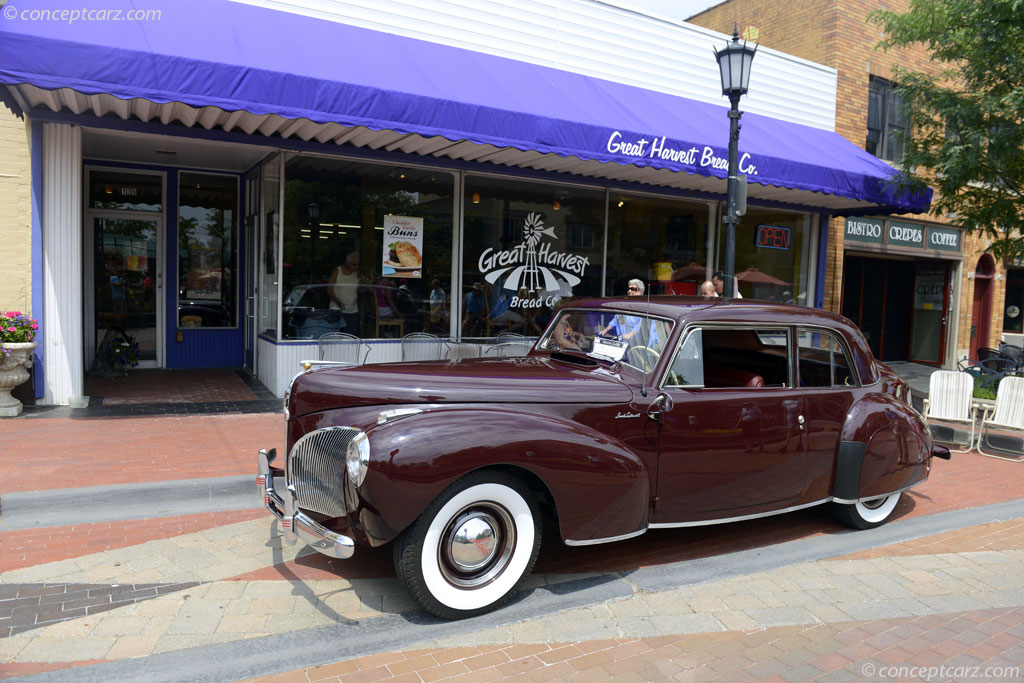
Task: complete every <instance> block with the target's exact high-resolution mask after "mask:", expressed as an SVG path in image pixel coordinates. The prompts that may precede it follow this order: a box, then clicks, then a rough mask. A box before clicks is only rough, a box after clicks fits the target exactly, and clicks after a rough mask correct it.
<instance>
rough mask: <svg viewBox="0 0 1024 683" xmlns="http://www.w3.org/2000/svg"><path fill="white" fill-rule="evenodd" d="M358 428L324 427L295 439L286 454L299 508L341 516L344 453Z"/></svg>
mask: <svg viewBox="0 0 1024 683" xmlns="http://www.w3.org/2000/svg"><path fill="white" fill-rule="evenodd" d="M360 433H361V432H360V431H359V430H358V429H356V428H355V427H326V428H324V429H317V430H316V431H312V432H310V433H309V434H306V435H305V436H303V437H302V438H301V439H299V440H298V441H297V442H296V443H295V445H294V446H292V450H291V452H290V453H289V454H288V464H287V472H288V484H289V485H291V486H294V487H295V495H296V497H297V499H298V505H299V507H300V508H302V509H303V510H311V511H313V512H319V513H321V514H324V515H327V516H329V517H341V516H342V515H344V514H345V512H346V505H345V454H346V453H347V451H348V445H349V443H350V442H351V441H352V439H354V438H355V437H356V436H357V435H358V434H360Z"/></svg>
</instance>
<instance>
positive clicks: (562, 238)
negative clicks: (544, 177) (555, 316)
mask: <svg viewBox="0 0 1024 683" xmlns="http://www.w3.org/2000/svg"><path fill="white" fill-rule="evenodd" d="M465 188H466V189H465V195H464V216H465V219H464V229H463V249H462V253H463V261H462V292H460V296H459V298H460V304H461V305H460V315H461V319H460V329H461V334H462V336H463V337H493V336H496V335H498V334H499V333H502V332H516V333H519V334H525V335H527V336H534V335H538V334H540V332H541V331H542V330H543V329H544V327H545V326H546V325H547V323H548V322H549V321H550V319H551V315H552V313H553V311H554V309H555V306H556V305H557V304H558V302H559V301H562V300H565V299H569V298H572V297H579V296H600V295H601V276H602V269H603V267H604V257H603V253H604V206H605V193H604V192H603V191H602V190H591V189H585V188H576V187H569V186H563V185H553V184H551V183H532V182H525V181H520V180H510V179H508V178H490V177H478V176H467V177H466V183H465Z"/></svg>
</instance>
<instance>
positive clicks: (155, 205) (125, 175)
mask: <svg viewBox="0 0 1024 683" xmlns="http://www.w3.org/2000/svg"><path fill="white" fill-rule="evenodd" d="M162 196H163V176H161V175H156V174H151V173H129V172H125V171H105V170H101V169H92V170H91V171H89V208H90V209H119V210H122V211H153V212H156V213H159V212H160V211H163V208H164V207H163V202H162V200H161V197H162Z"/></svg>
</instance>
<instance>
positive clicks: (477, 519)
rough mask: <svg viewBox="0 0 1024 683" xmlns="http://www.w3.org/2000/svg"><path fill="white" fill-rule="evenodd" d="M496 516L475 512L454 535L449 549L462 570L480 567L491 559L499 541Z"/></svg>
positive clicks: (453, 562)
mask: <svg viewBox="0 0 1024 683" xmlns="http://www.w3.org/2000/svg"><path fill="white" fill-rule="evenodd" d="M496 526H497V524H496V522H495V521H494V518H493V517H491V516H490V515H487V514H484V513H473V515H472V516H470V517H469V518H467V519H466V520H465V521H463V522H462V524H461V525H460V526H459V527H458V529H456V531H455V533H454V534H453V535H452V540H451V548H450V550H449V552H450V554H451V558H452V564H454V565H455V568H456V569H459V570H461V571H472V570H474V569H479V568H480V567H482V566H483V565H485V564H487V562H488V561H490V559H491V557H492V556H493V555H494V548H495V547H496V546H497V543H498V541H499V538H498V530H497V528H496Z"/></svg>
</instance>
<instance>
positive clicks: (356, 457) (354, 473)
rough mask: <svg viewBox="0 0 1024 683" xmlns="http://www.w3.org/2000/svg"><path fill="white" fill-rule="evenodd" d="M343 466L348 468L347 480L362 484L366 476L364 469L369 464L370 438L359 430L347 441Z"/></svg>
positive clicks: (355, 484)
mask: <svg viewBox="0 0 1024 683" xmlns="http://www.w3.org/2000/svg"><path fill="white" fill-rule="evenodd" d="M345 466H346V468H347V469H348V480H349V481H350V482H352V485H353V486H359V485H360V484H362V483H363V479H365V478H366V470H367V468H369V466H370V440H369V439H368V438H367V436H366V434H364V433H363V432H359V433H358V434H356V435H355V436H354V437H352V440H351V441H349V442H348V451H347V452H346V454H345Z"/></svg>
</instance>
